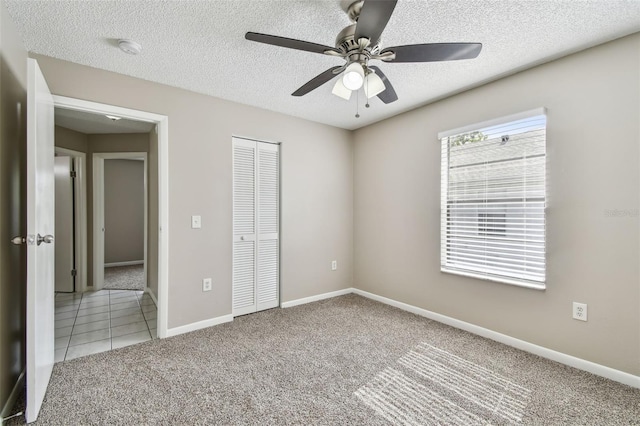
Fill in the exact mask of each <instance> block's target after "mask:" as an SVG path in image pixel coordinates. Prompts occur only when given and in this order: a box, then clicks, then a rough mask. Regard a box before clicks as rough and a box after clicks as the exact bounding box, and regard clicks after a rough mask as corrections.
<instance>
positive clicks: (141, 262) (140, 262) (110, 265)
mask: <svg viewBox="0 0 640 426" xmlns="http://www.w3.org/2000/svg"><path fill="white" fill-rule="evenodd" d="M133 265H144V260H129V261H126V262H111V263H105V264H104V267H105V268H113V267H115V266H133Z"/></svg>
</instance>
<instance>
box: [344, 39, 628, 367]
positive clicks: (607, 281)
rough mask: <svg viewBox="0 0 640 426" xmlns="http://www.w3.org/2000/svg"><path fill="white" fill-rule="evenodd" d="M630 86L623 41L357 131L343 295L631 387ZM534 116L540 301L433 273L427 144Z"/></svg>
mask: <svg viewBox="0 0 640 426" xmlns="http://www.w3.org/2000/svg"><path fill="white" fill-rule="evenodd" d="M639 76H640V35H633V36H630V37H626V38H624V39H621V40H618V41H614V42H611V43H608V44H605V45H602V46H599V47H595V48H592V49H589V50H586V51H583V52H581V53H578V54H575V55H571V56H569V57H566V58H563V59H560V60H557V61H554V62H551V63H548V64H545V65H542V66H539V67H536V68H534V69H531V70H528V71H524V72H521V73H519V74H516V75H513V76H510V77H508V78H504V79H501V80H499V81H496V82H493V83H490V84H487V85H485V86H482V87H479V88H477V89H474V90H471V91H468V92H465V93H462V94H459V95H457V96H453V97H451V98H448V99H445V100H442V101H439V102H436V103H434V104H431V105H428V106H425V107H423V108H419V109H416V110H413V111H410V112H407V113H404V114H402V115H399V116H396V117H394V118H391V119H388V120H386V121H383V122H380V123H378V124H374V125H371V126H368V127H366V128H363V129H361V130H358V131H356V132H355V147H354V150H355V151H354V157H355V160H354V194H355V205H354V224H355V242H354V245H355V248H354V250H355V253H356V254H355V272H354V274H355V278H354V284H355V286H356V287H357V288H359V289H362V290H366V291H369V292H372V293H375V294H379V295H382V296H385V297H389V298H392V299H395V300H399V301H401V302H405V303H409V304H412V305H415V306H418V307H421V308H424V309H427V310H430V311H433V312H437V313H439V314H443V315H447V316H450V317H453V318H457V319H459V320H462V321H466V322H469V323H472V324H476V325H479V326H482V327H485V328H488V329H491V330H495V331H498V332H500V333H504V334H506V335H509V336H513V337H516V338H519V339H522V340H525V341H528V342H531V343H534V344H538V345H541V346H544V347H547V348H551V349H554V350H557V351H560V352H564V353H566V354H569V355H574V356H577V357H579V358H583V359H586V360H589V361H593V362H596V363H599V364H603V365H606V366H609V367H612V368H615V369H619V370H622V371H625V372H628V373H631V374H636V375H638V374H640V314H639V312H640V310H639V309H638V308H639V306H640V285H639V281H640V274H639V271H638V264H639V263H638V250H639V239H638V236H639V232H640V228H639V226H638V213H637V212H638V207H639V203H638V201H639V194H640V187H639V178H640V174H639V155H640V152H639V145H640V135H639V131H640V129H639V127H638V123H639V119H640V86H639V83H640V78H639ZM536 107H546V108H547V109H548V125H547V175H548V181H547V186H548V208H547V289H546V291H536V290H528V289H524V288H519V287H514V286H510V285H504V284H498V283H493V282H487V281H481V280H476V279H473V278H466V277H461V276H455V275H450V274H444V273H441V272H440V144H439V142H438V139H437V134H438V132H440V131H444V130H449V129H453V128H457V127H460V126H464V125H467V124H472V123H477V122H480V121H484V120H488V119H492V118H496V117H500V116H505V115H509V114H512V113H516V112H520V111H525V110H529V109H533V108H536ZM616 209H618V210H625V211H628V212H629V213H628V214H626V215H623V216H619V217H611V216H608V213H607V212H608V211H609V210H616ZM572 301H578V302H583V303H587V304H588V306H589V321H588V322H586V323H585V322H580V321H576V320H573V319H572V318H571V314H572V312H571V307H572Z"/></svg>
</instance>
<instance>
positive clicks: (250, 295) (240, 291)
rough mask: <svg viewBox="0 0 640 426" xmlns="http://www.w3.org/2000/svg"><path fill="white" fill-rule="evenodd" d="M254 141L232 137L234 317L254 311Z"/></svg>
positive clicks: (255, 305)
mask: <svg viewBox="0 0 640 426" xmlns="http://www.w3.org/2000/svg"><path fill="white" fill-rule="evenodd" d="M255 162H256V143H255V142H253V141H247V140H244V139H236V138H234V139H233V306H232V312H233V315H234V316H238V315H244V314H248V313H251V312H255V311H256V307H257V304H256V291H255V288H256V281H255V276H256V192H255V187H256V178H255V176H256V167H255Z"/></svg>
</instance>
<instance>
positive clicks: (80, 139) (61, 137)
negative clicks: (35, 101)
mask: <svg viewBox="0 0 640 426" xmlns="http://www.w3.org/2000/svg"><path fill="white" fill-rule="evenodd" d="M54 138H55V145H56V146H57V147H59V148H66V149H70V150H73V151H78V152H84V153H88V152H89V145H88V144H89V135H85V134H84V133H80V132H76V131H75V130H71V129H67V128H66V127H60V126H55V134H54Z"/></svg>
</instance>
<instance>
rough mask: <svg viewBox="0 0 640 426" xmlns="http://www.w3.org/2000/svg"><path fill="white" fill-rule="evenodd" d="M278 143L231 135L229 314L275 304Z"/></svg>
mask: <svg viewBox="0 0 640 426" xmlns="http://www.w3.org/2000/svg"><path fill="white" fill-rule="evenodd" d="M279 182H280V178H279V158H278V145H274V144H269V143H262V142H256V141H252V140H247V139H240V138H233V315H234V316H238V315H244V314H248V313H251V312H256V311H260V310H263V309H269V308H275V307H276V306H278V305H279V300H280V299H279V241H278V234H279Z"/></svg>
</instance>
